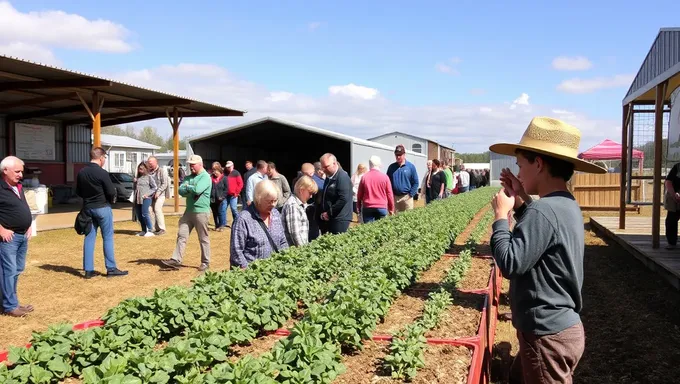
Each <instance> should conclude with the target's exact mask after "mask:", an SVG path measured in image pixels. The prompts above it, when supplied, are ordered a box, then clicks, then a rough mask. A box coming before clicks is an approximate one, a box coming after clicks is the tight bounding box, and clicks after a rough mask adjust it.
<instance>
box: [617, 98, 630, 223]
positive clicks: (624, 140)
mask: <svg viewBox="0 0 680 384" xmlns="http://www.w3.org/2000/svg"><path fill="white" fill-rule="evenodd" d="M631 109H632V107H631V105H630V104H626V105H624V106H623V119H622V120H623V121H622V124H621V191H620V196H619V229H626V180H627V179H628V172H629V170H628V148H627V146H628V122H629V116H630V112H632V110H631Z"/></svg>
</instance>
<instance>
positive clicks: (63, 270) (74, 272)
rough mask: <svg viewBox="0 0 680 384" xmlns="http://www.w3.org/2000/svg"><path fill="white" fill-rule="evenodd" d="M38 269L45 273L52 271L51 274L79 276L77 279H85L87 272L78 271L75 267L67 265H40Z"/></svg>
mask: <svg viewBox="0 0 680 384" xmlns="http://www.w3.org/2000/svg"><path fill="white" fill-rule="evenodd" d="M38 268H40V269H43V270H45V271H50V272H59V273H67V274H69V275H73V276H77V277H83V276H84V275H85V272H83V271H82V270H80V269H76V268H73V267H69V266H66V265H55V264H43V265H39V266H38Z"/></svg>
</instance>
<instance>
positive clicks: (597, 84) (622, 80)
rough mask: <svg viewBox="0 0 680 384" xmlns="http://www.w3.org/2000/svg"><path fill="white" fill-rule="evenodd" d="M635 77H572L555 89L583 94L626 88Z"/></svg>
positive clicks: (630, 75) (629, 75)
mask: <svg viewBox="0 0 680 384" xmlns="http://www.w3.org/2000/svg"><path fill="white" fill-rule="evenodd" d="M634 78H635V75H634V74H626V75H615V76H610V77H594V78H591V79H581V78H578V77H576V78H573V79H568V80H564V81H563V82H561V83H560V84H559V85H557V90H558V91H562V92H566V93H575V94H584V93H593V92H596V91H599V90H603V89H611V88H626V87H630V84H631V83H632V82H633V79H634Z"/></svg>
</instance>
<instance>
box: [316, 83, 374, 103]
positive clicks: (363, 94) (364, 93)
mask: <svg viewBox="0 0 680 384" xmlns="http://www.w3.org/2000/svg"><path fill="white" fill-rule="evenodd" d="M328 92H330V93H331V95H343V96H349V97H352V98H356V99H363V100H373V99H375V98H376V97H378V90H377V89H375V88H368V87H364V86H363V85H354V84H352V83H350V84H347V85H333V86H331V87H328Z"/></svg>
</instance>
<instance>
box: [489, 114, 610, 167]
mask: <svg viewBox="0 0 680 384" xmlns="http://www.w3.org/2000/svg"><path fill="white" fill-rule="evenodd" d="M580 142H581V131H579V130H578V128H576V127H574V126H571V125H569V124H567V123H565V122H563V121H560V120H557V119H553V118H550V117H534V118H533V119H532V120H531V122H530V123H529V127H527V129H526V131H524V135H522V139H521V140H520V141H519V144H510V143H499V144H494V145H492V146H490V147H489V150H490V151H491V152H495V153H499V154H501V155H509V156H515V155H516V151H517V150H518V149H522V150H525V151H531V152H536V153H540V154H543V155H547V156H551V157H554V158H557V159H560V160H564V161H568V162H570V163H572V164H574V170H576V171H581V172H588V173H607V170H606V169H604V168H602V167H600V166H598V165H595V164H593V163H590V162H588V161H585V160H581V159H579V158H578V146H579V144H580Z"/></svg>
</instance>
